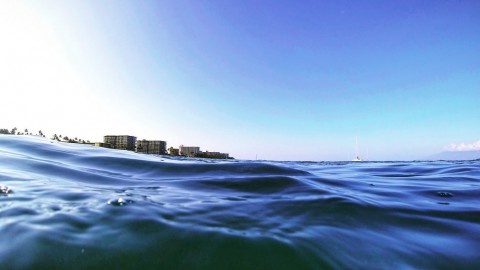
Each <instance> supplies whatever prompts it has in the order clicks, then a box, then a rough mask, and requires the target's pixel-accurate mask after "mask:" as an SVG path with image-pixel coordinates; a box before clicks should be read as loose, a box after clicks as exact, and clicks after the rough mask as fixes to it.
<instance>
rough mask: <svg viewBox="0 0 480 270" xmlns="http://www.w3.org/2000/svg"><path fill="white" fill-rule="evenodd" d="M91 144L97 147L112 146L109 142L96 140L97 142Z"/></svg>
mask: <svg viewBox="0 0 480 270" xmlns="http://www.w3.org/2000/svg"><path fill="white" fill-rule="evenodd" d="M90 144H92V145H93V146H97V147H105V148H112V147H111V146H110V144H109V143H102V142H96V143H90Z"/></svg>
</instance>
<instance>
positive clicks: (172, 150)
mask: <svg viewBox="0 0 480 270" xmlns="http://www.w3.org/2000/svg"><path fill="white" fill-rule="evenodd" d="M168 154H169V155H171V156H179V155H180V153H179V150H178V148H173V147H170V148H168Z"/></svg>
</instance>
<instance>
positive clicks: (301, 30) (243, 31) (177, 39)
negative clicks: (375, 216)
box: [0, 0, 480, 160]
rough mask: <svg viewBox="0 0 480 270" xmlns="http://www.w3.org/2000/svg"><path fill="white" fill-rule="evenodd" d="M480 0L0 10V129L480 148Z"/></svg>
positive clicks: (299, 154) (385, 155) (251, 147)
mask: <svg viewBox="0 0 480 270" xmlns="http://www.w3.org/2000/svg"><path fill="white" fill-rule="evenodd" d="M479 14H480V1H306V0H305V1H278V0H275V1H267V0H257V1H248V0H242V1H230V0H227V1H200V0H198V1H197V0H195V1H193V0H191V1H177V0H176V1H166V0H165V1H2V2H1V3H0V39H1V42H0V91H1V96H2V98H1V99H0V127H2V128H11V127H13V126H17V127H18V128H21V129H24V128H29V129H30V130H38V129H43V130H44V131H45V132H46V133H47V134H52V133H54V132H55V133H61V134H66V135H70V136H72V135H74V136H80V137H83V138H88V139H91V140H101V139H102V137H103V135H106V134H131V135H135V136H137V137H139V139H143V138H145V139H162V140H166V141H167V143H168V146H174V147H177V146H178V145H180V144H185V145H198V146H200V147H201V149H202V150H209V151H222V152H229V153H230V154H231V155H233V156H235V157H237V158H242V159H254V158H255V156H256V155H258V157H259V158H261V159H273V160H350V159H351V158H352V157H353V156H354V155H355V138H356V137H358V141H359V147H360V155H362V156H363V157H365V156H366V155H367V149H368V157H369V159H371V160H402V159H418V158H422V157H425V156H429V155H430V154H433V153H437V152H440V151H443V150H444V149H445V147H446V146H447V145H449V144H451V143H467V144H468V143H472V142H475V141H477V140H479V139H480V31H479V29H480V15H479Z"/></svg>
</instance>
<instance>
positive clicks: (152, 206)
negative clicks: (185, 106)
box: [0, 135, 480, 269]
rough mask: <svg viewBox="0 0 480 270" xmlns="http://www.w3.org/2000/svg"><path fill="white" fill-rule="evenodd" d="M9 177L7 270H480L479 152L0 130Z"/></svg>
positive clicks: (2, 208)
mask: <svg viewBox="0 0 480 270" xmlns="http://www.w3.org/2000/svg"><path fill="white" fill-rule="evenodd" d="M0 185H2V186H3V188H2V189H1V194H0V221H1V223H0V262H1V264H0V265H1V266H0V268H1V269H12V268H13V269H24V268H30V269H58V268H61V269H62V268H63V269H159V268H161V269H479V267H480V161H461V162H448V161H440V162H378V163H377V162H360V163H358V162H357V163H351V162H256V161H214V160H206V159H205V160H195V159H183V158H172V157H157V156H148V155H141V154H135V153H131V152H126V151H117V150H109V149H103V148H96V147H93V146H86V145H76V144H65V143H59V142H51V141H49V140H46V139H42V138H36V137H29V136H12V135H0ZM7 187H8V188H7Z"/></svg>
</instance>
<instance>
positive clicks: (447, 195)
mask: <svg viewBox="0 0 480 270" xmlns="http://www.w3.org/2000/svg"><path fill="white" fill-rule="evenodd" d="M437 196H440V197H453V194H452V193H450V192H443V191H439V192H437Z"/></svg>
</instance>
